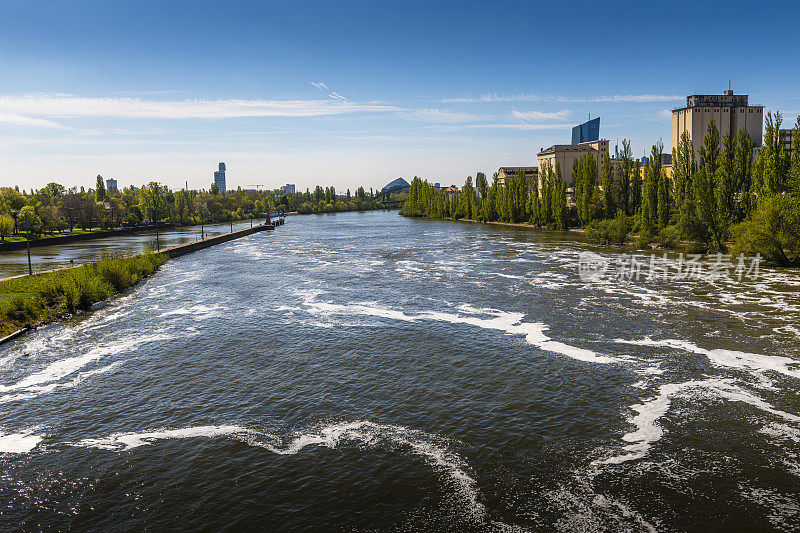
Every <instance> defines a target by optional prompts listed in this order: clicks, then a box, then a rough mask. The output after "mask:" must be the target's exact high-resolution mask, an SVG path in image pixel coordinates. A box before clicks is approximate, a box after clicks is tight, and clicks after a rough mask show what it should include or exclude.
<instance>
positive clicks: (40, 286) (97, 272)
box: [0, 225, 274, 341]
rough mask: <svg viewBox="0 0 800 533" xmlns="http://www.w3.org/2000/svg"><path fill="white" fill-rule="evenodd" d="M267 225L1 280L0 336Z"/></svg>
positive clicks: (83, 306)
mask: <svg viewBox="0 0 800 533" xmlns="http://www.w3.org/2000/svg"><path fill="white" fill-rule="evenodd" d="M271 229H274V226H272V225H258V226H254V227H252V228H245V229H242V230H238V231H234V232H231V233H224V234H222V235H217V236H216V237H211V238H208V239H205V240H202V241H196V242H190V243H186V244H181V245H178V246H173V247H171V248H166V249H164V250H163V251H161V252H145V253H143V254H138V255H134V256H130V257H119V258H114V259H105V260H102V261H97V262H91V263H85V264H83V265H80V266H76V267H67V268H60V269H55V270H50V271H48V272H42V273H39V274H35V275H33V276H26V275H22V276H13V277H10V278H5V279H2V280H0V337H4V338H3V339H1V340H2V341H6V340H11V339H13V338H16V337H17V336H18V334H20V333H19V332H24V331H25V330H26V329H30V328H34V327H37V326H40V325H43V324H47V323H50V322H53V321H55V320H58V319H60V318H64V317H66V316H69V315H72V314H75V313H80V312H83V311H86V310H88V309H89V308H90V307H91V306H92V305H93V304H95V303H97V302H100V301H102V300H105V299H106V298H108V297H110V296H113V295H114V294H118V293H120V292H122V291H124V290H126V289H129V288H131V287H133V286H134V285H136V284H137V283H139V282H140V281H142V280H143V279H145V278H146V277H148V276H150V275H151V274H152V273H153V272H155V271H156V270H157V269H158V267H160V266H161V265H163V264H164V263H165V262H167V261H168V260H170V259H174V258H176V257H180V256H182V255H185V254H189V253H192V252H195V251H198V250H202V249H204V248H208V247H211V246H214V245H216V244H221V243H224V242H228V241H231V240H234V239H238V238H240V237H246V236H247V235H252V234H253V233H256V232H260V231H265V230H271Z"/></svg>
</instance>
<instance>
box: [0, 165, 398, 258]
mask: <svg viewBox="0 0 800 533" xmlns="http://www.w3.org/2000/svg"><path fill="white" fill-rule="evenodd" d="M401 198H404V195H403V196H397V195H393V198H392V199H401ZM382 200H383V198H379V197H378V195H377V194H376V193H375V191H373V190H372V189H370V190H369V191H366V190H365V189H364V187H359V188H358V189H357V190H356V191H355V194H351V192H350V190H349V189H348V190H347V192H346V194H337V192H336V190H335V188H334V187H325V188H323V187H321V186H317V187H316V188H315V189H314V190H313V191H310V190H309V189H306V191H305V192H298V193H292V194H285V193H283V192H281V191H280V190H274V191H243V190H241V188H239V189H237V190H232V191H229V192H227V193H225V194H222V193H220V191H219V189H218V188H217V187H216V185H212V186H211V188H210V189H209V190H208V191H205V190H201V191H198V190H183V189H181V190H177V191H173V190H171V189H170V188H169V187H167V186H165V185H162V184H160V183H157V182H150V183H149V184H147V185H146V186H144V187H142V188H141V189H139V188H134V187H127V188H124V189H122V190H116V189H113V190H106V187H105V179H104V178H103V177H102V176H100V175H98V176H97V179H96V185H95V187H94V188H90V189H88V190H86V189H85V188H84V187H80V188H78V187H72V188H69V189H67V188H66V187H65V186H63V185H61V184H59V183H55V182H52V183H48V184H47V185H46V186H44V187H42V188H41V189H38V190H34V189H31V190H29V191H26V190H24V189H23V190H22V191H20V189H19V187H13V188H12V187H0V239H2V241H3V242H4V241H5V238H6V237H7V236H10V235H13V234H14V233H17V232H21V231H25V232H26V233H29V234H30V235H31V236H33V237H40V236H42V235H43V234H53V233H56V232H63V231H70V232H72V231H73V230H74V229H75V228H80V229H82V230H85V231H88V230H92V229H111V228H118V227H121V226H137V225H141V224H154V223H155V222H156V221H158V222H159V223H169V224H172V225H174V226H186V225H196V224H200V223H214V222H228V221H232V220H244V219H247V218H250V217H253V218H259V217H261V216H262V215H263V214H264V213H273V212H276V211H284V212H291V211H296V212H299V213H329V212H337V211H355V210H370V209H383V208H385V206H384V203H383V201H382Z"/></svg>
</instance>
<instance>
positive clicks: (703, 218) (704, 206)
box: [692, 167, 725, 252]
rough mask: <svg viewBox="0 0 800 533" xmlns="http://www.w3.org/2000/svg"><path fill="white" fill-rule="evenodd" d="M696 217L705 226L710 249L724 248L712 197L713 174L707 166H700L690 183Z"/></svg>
mask: <svg viewBox="0 0 800 533" xmlns="http://www.w3.org/2000/svg"><path fill="white" fill-rule="evenodd" d="M692 187H693V189H694V202H695V208H696V210H697V218H698V219H699V221H700V223H702V225H703V226H704V228H705V230H706V231H705V232H704V233H705V234H707V236H708V242H707V244H708V245H709V247H710V249H711V251H713V252H722V251H724V250H725V244H724V242H723V234H722V230H721V227H720V223H719V220H718V214H717V202H716V199H715V197H714V176H713V175H712V174H711V171H710V169H707V167H703V168H701V169H700V170H699V171H698V172H697V174H695V178H694V180H693V183H692Z"/></svg>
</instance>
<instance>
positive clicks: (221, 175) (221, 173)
mask: <svg viewBox="0 0 800 533" xmlns="http://www.w3.org/2000/svg"><path fill="white" fill-rule="evenodd" d="M214 185H216V186H217V189H219V192H225V191H226V189H225V163H220V164H219V170H218V171H216V172H214Z"/></svg>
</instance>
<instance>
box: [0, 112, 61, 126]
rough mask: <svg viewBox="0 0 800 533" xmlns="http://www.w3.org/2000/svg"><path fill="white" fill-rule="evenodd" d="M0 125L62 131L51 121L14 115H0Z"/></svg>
mask: <svg viewBox="0 0 800 533" xmlns="http://www.w3.org/2000/svg"><path fill="white" fill-rule="evenodd" d="M0 123H3V124H14V125H16V126H31V127H35V128H53V129H64V126H62V125H61V124H59V123H58V122H53V121H52V120H45V119H43V118H33V117H26V116H23V115H16V114H12V113H0Z"/></svg>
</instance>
